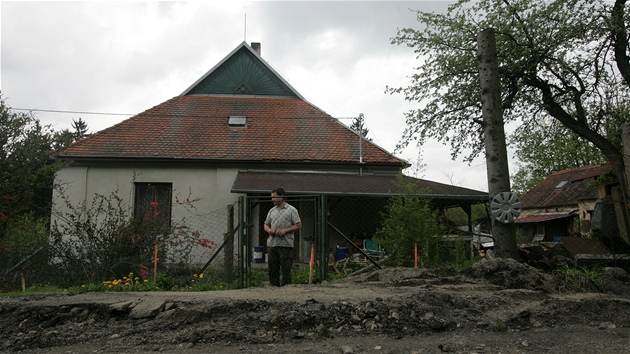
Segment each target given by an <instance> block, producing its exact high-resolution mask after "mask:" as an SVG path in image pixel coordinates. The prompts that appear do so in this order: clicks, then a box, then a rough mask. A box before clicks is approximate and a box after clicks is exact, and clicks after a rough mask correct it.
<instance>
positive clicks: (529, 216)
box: [515, 164, 612, 242]
mask: <svg viewBox="0 0 630 354" xmlns="http://www.w3.org/2000/svg"><path fill="white" fill-rule="evenodd" d="M611 171H612V168H611V166H610V164H601V165H589V166H583V167H577V168H571V169H567V170H562V171H558V172H554V173H552V174H551V175H550V176H548V177H547V178H545V179H544V180H543V181H541V182H540V183H539V184H537V185H536V186H535V187H534V188H532V189H531V190H529V191H528V192H526V193H525V194H523V195H522V196H521V198H520V199H521V202H522V205H523V207H522V213H521V215H520V217H519V218H517V219H516V221H515V222H516V224H517V225H518V226H519V227H520V229H521V230H522V237H523V241H525V242H531V241H558V240H560V239H561V238H562V237H566V236H579V235H581V234H586V233H588V232H589V231H591V220H592V217H593V212H594V210H595V205H596V203H597V201H598V200H603V199H604V198H605V197H606V196H607V195H610V188H611V184H610V183H608V182H606V181H607V179H606V177H607V176H609V174H610V173H611ZM608 180H610V179H608Z"/></svg>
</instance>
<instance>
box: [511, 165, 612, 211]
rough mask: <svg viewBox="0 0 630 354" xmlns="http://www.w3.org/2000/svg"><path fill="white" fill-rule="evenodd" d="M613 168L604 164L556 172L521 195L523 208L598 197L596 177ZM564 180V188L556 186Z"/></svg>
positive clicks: (559, 204) (575, 202) (548, 205)
mask: <svg viewBox="0 0 630 354" xmlns="http://www.w3.org/2000/svg"><path fill="white" fill-rule="evenodd" d="M611 170H612V169H611V167H610V165H609V164H602V165H589V166H583V167H578V168H572V169H567V170H563V171H558V172H554V173H552V174H551V175H550V176H549V177H547V178H545V179H544V180H543V181H542V182H540V183H539V184H538V185H536V186H535V187H534V188H532V189H531V190H529V191H528V192H527V193H525V194H523V195H522V196H521V198H520V199H521V202H522V203H523V209H526V208H548V207H557V206H566V205H577V204H578V201H580V200H588V199H597V189H596V179H597V178H598V177H599V176H601V175H603V174H607V173H609V172H611ZM564 181H566V182H567V183H566V184H564V185H563V186H562V188H556V187H557V186H559V185H560V184H561V182H564Z"/></svg>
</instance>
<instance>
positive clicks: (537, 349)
mask: <svg viewBox="0 0 630 354" xmlns="http://www.w3.org/2000/svg"><path fill="white" fill-rule="evenodd" d="M606 274H607V276H606V277H605V278H607V280H605V281H603V282H601V283H599V285H598V290H597V291H593V290H592V289H590V288H586V289H582V290H586V292H580V291H581V290H580V289H579V288H578V287H564V288H563V287H562V286H561V284H562V283H563V282H566V278H562V277H558V276H556V275H555V274H547V273H543V272H542V271H539V270H537V269H535V268H532V267H530V266H527V265H524V264H520V263H518V262H515V261H512V260H492V261H484V262H479V263H477V264H475V265H474V266H473V267H471V268H470V269H468V270H466V271H464V272H461V273H458V274H454V275H453V274H448V273H447V272H443V271H439V270H427V269H409V268H387V269H383V270H379V271H375V272H372V273H365V274H361V275H358V276H354V277H350V278H346V279H343V280H340V281H336V282H330V283H324V284H318V285H291V286H286V287H283V288H273V287H260V288H251V289H240V290H228V291H215V292H203V293H190V292H181V293H180V292H155V293H128V292H127V293H84V294H57V295H49V296H39V297H13V298H7V297H3V298H0V350H2V351H4V352H21V353H42V352H50V353H53V352H54V353H58V352H64V353H74V352H76V353H88V352H97V353H105V352H107V353H113V352H150V351H161V352H168V353H176V352H179V353H181V352H186V353H207V352H220V353H295V352H302V353H443V352H448V353H543V352H544V353H567V352H573V353H627V352H630V291H628V289H629V286H628V283H627V273H626V272H624V271H623V270H620V269H618V268H615V269H610V270H608V271H607V272H606ZM624 277H625V278H624ZM624 279H625V280H624ZM607 288H609V289H615V291H614V292H612V291H608V290H606V289H607ZM558 289H564V290H563V291H561V292H559V291H558ZM568 290H570V291H568Z"/></svg>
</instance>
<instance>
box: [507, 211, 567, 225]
mask: <svg viewBox="0 0 630 354" xmlns="http://www.w3.org/2000/svg"><path fill="white" fill-rule="evenodd" d="M574 215H575V214H571V213H556V214H540V215H528V216H521V217H518V218H517V219H515V220H514V222H515V223H517V224H529V223H537V222H543V221H548V220H555V219H562V218H568V217H569V216H574Z"/></svg>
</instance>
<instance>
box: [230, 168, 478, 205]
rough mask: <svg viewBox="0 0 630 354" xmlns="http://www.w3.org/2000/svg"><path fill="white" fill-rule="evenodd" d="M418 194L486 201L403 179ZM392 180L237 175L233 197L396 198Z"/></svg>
mask: <svg viewBox="0 0 630 354" xmlns="http://www.w3.org/2000/svg"><path fill="white" fill-rule="evenodd" d="M403 178H404V182H405V183H413V184H415V185H416V186H418V188H419V189H420V190H424V189H428V190H429V192H428V196H431V197H432V199H457V200H471V201H484V202H485V201H488V193H487V192H481V191H476V190H473V189H468V188H463V187H457V186H452V185H448V184H443V183H438V182H433V181H427V180H423V179H417V178H413V177H409V176H404V177H403ZM395 183H396V176H378V175H365V174H364V175H359V174H347V173H315V172H311V173H308V172H290V171H240V172H239V173H238V176H237V177H236V180H235V181H234V186H233V187H232V192H233V193H255V194H257V193H262V194H268V193H270V191H271V190H272V189H274V188H277V187H282V188H284V189H285V190H286V191H287V193H291V194H325V195H333V194H343V195H372V196H375V195H378V196H390V195H393V194H397V193H398V190H397V187H396V184H395Z"/></svg>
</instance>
